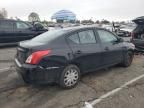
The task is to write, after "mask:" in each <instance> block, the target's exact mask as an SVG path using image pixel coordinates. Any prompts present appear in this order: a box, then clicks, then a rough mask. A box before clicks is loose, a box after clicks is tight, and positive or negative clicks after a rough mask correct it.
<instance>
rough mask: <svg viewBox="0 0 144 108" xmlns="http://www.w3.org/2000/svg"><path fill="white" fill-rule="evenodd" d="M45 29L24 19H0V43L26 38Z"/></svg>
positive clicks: (11, 42) (10, 42)
mask: <svg viewBox="0 0 144 108" xmlns="http://www.w3.org/2000/svg"><path fill="white" fill-rule="evenodd" d="M46 31H47V30H46V29H44V28H43V27H42V26H40V25H39V24H36V25H34V26H33V25H31V24H29V23H27V22H24V21H17V20H9V19H7V20H0V45H5V44H6V45H7V44H14V43H16V42H19V41H23V40H28V39H31V38H33V37H35V36H37V35H39V34H41V33H44V32H46Z"/></svg>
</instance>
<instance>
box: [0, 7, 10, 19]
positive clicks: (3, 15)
mask: <svg viewBox="0 0 144 108" xmlns="http://www.w3.org/2000/svg"><path fill="white" fill-rule="evenodd" d="M7 17H8V13H7V11H6V10H5V8H2V9H1V10H0V19H6V18H7Z"/></svg>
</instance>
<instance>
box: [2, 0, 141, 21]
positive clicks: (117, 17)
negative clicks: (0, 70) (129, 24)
mask: <svg viewBox="0 0 144 108" xmlns="http://www.w3.org/2000/svg"><path fill="white" fill-rule="evenodd" d="M1 8H5V9H6V10H7V11H8V16H9V17H15V16H17V17H18V18H20V19H22V20H28V15H29V14H30V13H31V12H36V13H38V14H39V16H40V19H41V20H51V19H50V18H51V16H52V15H53V14H54V13H55V12H57V11H59V10H63V9H66V10H70V11H72V12H74V13H75V14H76V15H77V16H76V17H77V19H78V20H84V19H92V20H94V21H96V20H102V19H107V20H110V21H122V20H124V21H126V20H132V19H133V18H135V17H139V16H144V0H0V9H1Z"/></svg>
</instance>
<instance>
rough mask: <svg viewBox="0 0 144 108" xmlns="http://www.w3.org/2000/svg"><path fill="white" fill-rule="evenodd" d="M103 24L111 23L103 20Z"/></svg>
mask: <svg viewBox="0 0 144 108" xmlns="http://www.w3.org/2000/svg"><path fill="white" fill-rule="evenodd" d="M101 23H102V24H109V23H110V21H108V20H104V19H103V20H102V21H101Z"/></svg>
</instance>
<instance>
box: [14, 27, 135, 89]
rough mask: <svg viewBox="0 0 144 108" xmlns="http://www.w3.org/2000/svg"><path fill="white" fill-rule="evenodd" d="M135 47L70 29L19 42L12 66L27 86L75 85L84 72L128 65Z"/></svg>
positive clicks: (100, 33) (99, 32) (100, 32)
mask: <svg viewBox="0 0 144 108" xmlns="http://www.w3.org/2000/svg"><path fill="white" fill-rule="evenodd" d="M134 48H135V47H134V45H133V44H132V43H127V42H123V39H121V38H119V37H118V36H117V35H115V34H113V33H112V32H110V31H108V30H105V29H102V28H97V27H94V26H80V27H70V28H64V29H59V30H52V31H48V32H46V33H43V34H41V35H39V36H37V37H35V38H33V39H31V40H28V41H24V42H20V43H19V46H18V48H17V54H16V58H15V63H16V67H17V71H18V73H19V74H20V75H21V76H22V78H23V79H24V81H25V82H27V83H36V84H42V83H53V82H55V83H58V84H59V85H60V86H62V87H64V88H72V87H74V86H75V85H77V83H78V81H79V79H80V76H81V75H82V74H85V73H87V72H92V71H96V70H98V69H102V68H107V67H109V66H113V65H116V64H122V65H123V66H125V67H128V66H130V65H131V63H132V60H133V52H134Z"/></svg>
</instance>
